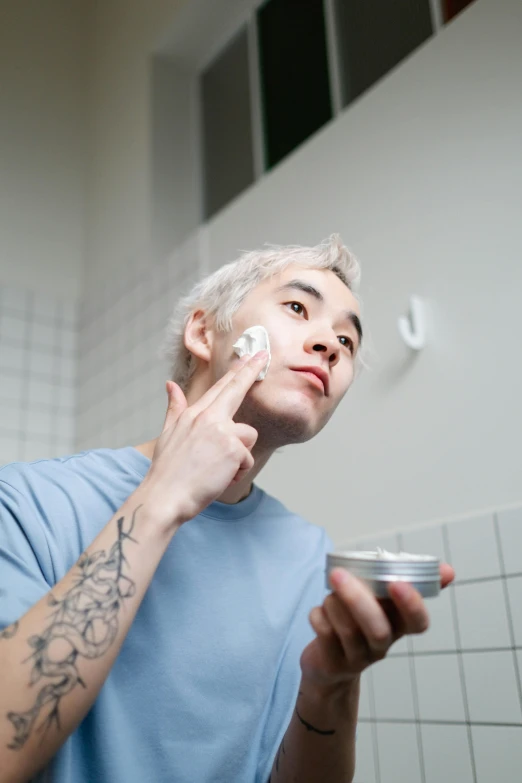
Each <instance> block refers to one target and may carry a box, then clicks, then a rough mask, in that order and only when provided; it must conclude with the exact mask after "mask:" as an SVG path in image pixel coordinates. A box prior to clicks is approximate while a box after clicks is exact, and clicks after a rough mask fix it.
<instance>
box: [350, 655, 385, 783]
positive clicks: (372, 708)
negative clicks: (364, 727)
mask: <svg viewBox="0 0 522 783" xmlns="http://www.w3.org/2000/svg"><path fill="white" fill-rule="evenodd" d="M366 673H367V674H368V700H369V702H370V715H371V716H372V719H371V731H372V749H373V766H374V769H375V783H381V764H380V761H379V737H378V733H377V713H376V709H375V690H374V683H373V672H372V670H371V667H369V668H368V669H367V670H366ZM355 763H356V769H357V755H356V762H355Z"/></svg>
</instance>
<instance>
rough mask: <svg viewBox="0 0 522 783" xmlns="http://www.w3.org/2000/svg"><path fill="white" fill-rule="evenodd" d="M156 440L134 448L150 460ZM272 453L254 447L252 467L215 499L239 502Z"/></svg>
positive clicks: (249, 490)
mask: <svg viewBox="0 0 522 783" xmlns="http://www.w3.org/2000/svg"><path fill="white" fill-rule="evenodd" d="M156 441H157V438H154V439H153V440H148V441H146V442H145V443H140V445H139V446H134V448H135V449H136V450H137V451H139V452H140V453H141V454H144V455H145V457H148V459H150V460H151V459H152V457H153V454H154V449H155V448H156ZM272 453H273V452H272V451H265V452H260V451H259V450H256V448H255V447H254V449H253V450H252V455H253V457H254V460H255V463H254V467H253V468H252V469H251V470H250V471H249V473H248V475H247V476H245V477H244V478H243V479H242V480H241V481H239V482H238V483H237V484H231V485H230V486H228V487H227V488H226V489H225V491H224V492H223V493H222V494H221V495H220V496H219V497H218V498H216V500H219V502H220V503H228V504H233V503H239V502H240V501H241V500H244V499H245V498H246V497H248V495H250V492H251V491H252V484H253V482H254V479H255V478H256V476H257V475H258V473H260V472H261V470H262V469H263V468H264V466H265V465H266V463H267V462H268V460H269V459H270V457H271V456H272Z"/></svg>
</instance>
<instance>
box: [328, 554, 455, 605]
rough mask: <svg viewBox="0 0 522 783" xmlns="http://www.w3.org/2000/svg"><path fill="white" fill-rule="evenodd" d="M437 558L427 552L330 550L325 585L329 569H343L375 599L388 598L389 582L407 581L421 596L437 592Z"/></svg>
mask: <svg viewBox="0 0 522 783" xmlns="http://www.w3.org/2000/svg"><path fill="white" fill-rule="evenodd" d="M383 555H384V556H383ZM439 564H440V561H439V559H438V558H437V557H432V556H431V555H409V554H405V553H404V552H401V553H399V554H398V555H391V556H390V555H389V553H383V552H382V551H377V552H330V553H329V554H328V555H327V556H326V587H327V588H331V585H330V580H329V575H330V571H331V570H332V568H339V567H340V568H346V570H347V571H350V573H351V574H353V575H354V576H356V577H357V578H358V579H361V581H363V582H365V583H366V584H367V585H368V587H369V588H370V589H371V590H372V592H373V594H374V595H376V596H377V597H378V598H389V597H390V596H389V593H388V585H389V584H390V583H391V582H409V583H410V584H411V585H412V586H413V587H414V588H415V589H416V590H418V591H419V593H420V594H421V595H422V596H423V597H424V598H432V597H434V596H437V595H438V594H439V593H440V571H439Z"/></svg>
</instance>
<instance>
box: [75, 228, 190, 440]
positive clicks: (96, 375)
mask: <svg viewBox="0 0 522 783" xmlns="http://www.w3.org/2000/svg"><path fill="white" fill-rule="evenodd" d="M198 256H199V254H198V248H197V239H195V240H193V241H191V242H189V243H187V245H186V246H182V247H181V248H180V249H179V250H178V251H176V253H175V254H174V255H173V256H172V257H171V258H169V259H168V260H167V261H165V262H164V263H161V264H154V265H151V264H143V265H140V264H137V265H135V267H134V268H133V269H132V271H131V272H129V273H128V275H127V277H126V278H125V279H123V280H122V279H117V280H115V281H114V282H113V283H112V284H111V285H110V286H109V287H107V288H105V289H103V290H99V291H96V292H91V293H90V294H89V296H88V297H85V298H84V300H83V302H82V308H81V314H80V325H79V367H78V418H77V425H78V432H77V448H78V449H88V448H98V447H110V448H118V447H120V446H128V445H136V444H138V443H141V442H143V441H145V440H149V439H150V438H153V437H155V436H156V435H158V432H159V431H160V429H161V425H162V422H163V418H164V416H165V410H166V392H165V381H166V380H167V378H168V377H169V373H168V367H167V365H166V364H165V363H164V362H163V361H161V360H160V358H159V348H160V346H161V344H162V342H163V337H164V332H165V327H166V324H167V321H168V318H169V316H170V315H171V312H172V310H173V307H174V305H175V303H176V301H177V299H178V298H179V297H180V295H182V294H183V293H185V291H186V290H187V289H188V288H190V286H191V285H192V284H193V282H195V280H196V279H197V278H198V277H199V261H198Z"/></svg>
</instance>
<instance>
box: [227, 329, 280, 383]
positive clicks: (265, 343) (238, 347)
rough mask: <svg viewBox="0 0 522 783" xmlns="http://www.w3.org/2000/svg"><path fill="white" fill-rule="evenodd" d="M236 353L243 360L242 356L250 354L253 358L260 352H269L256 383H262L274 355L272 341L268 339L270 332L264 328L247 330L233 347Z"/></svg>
mask: <svg viewBox="0 0 522 783" xmlns="http://www.w3.org/2000/svg"><path fill="white" fill-rule="evenodd" d="M233 348H234V351H235V352H236V354H237V355H238V356H239V358H240V359H241V357H242V356H245V354H248V355H250V356H253V355H254V354H255V353H257V352H258V351H268V359H267V360H266V364H265V366H264V367H263V369H262V370H261V372H260V373H259V375H258V376H257V378H256V381H262V380H263V379H264V378H265V376H266V374H267V372H268V368H269V367H270V360H271V358H272V354H271V353H270V340H269V339H268V332H267V331H266V329H265V327H264V326H251V327H249V328H248V329H245V331H244V332H243V334H242V335H241V337H239V338H238V340H236V342H235V343H234V345H233Z"/></svg>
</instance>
